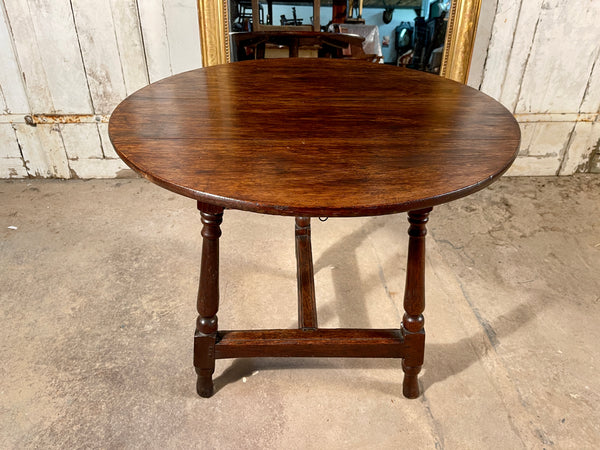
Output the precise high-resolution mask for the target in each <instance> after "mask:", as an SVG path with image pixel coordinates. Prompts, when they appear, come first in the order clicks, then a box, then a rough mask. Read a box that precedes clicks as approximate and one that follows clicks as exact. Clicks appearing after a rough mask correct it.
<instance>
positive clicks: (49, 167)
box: [0, 0, 202, 178]
mask: <svg viewBox="0 0 600 450" xmlns="http://www.w3.org/2000/svg"><path fill="white" fill-rule="evenodd" d="M201 65H202V61H201V55H200V38H199V32H198V16H197V7H196V1H195V0H0V178H10V177H27V176H32V177H34V176H37V177H57V178H73V177H80V178H99V177H115V176H118V175H119V174H121V173H123V171H125V169H127V167H126V166H125V164H123V163H122V162H121V160H120V159H119V158H118V157H117V155H116V153H115V152H114V149H113V148H112V145H111V144H110V141H109V139H108V135H107V123H106V121H107V117H108V115H109V114H110V113H111V112H112V110H113V109H114V107H115V106H116V105H117V104H118V103H119V102H120V101H121V100H122V99H124V98H125V97H126V96H127V95H129V94H131V93H133V92H134V91H136V90H137V89H139V88H141V87H143V86H145V85H146V84H148V82H152V81H156V80H158V79H160V78H164V77H166V76H169V75H172V74H175V73H179V72H183V71H185V70H189V69H193V68H196V67H200V66H201ZM35 114H44V115H49V114H60V115H65V114H68V115H77V116H82V117H80V120H81V121H83V123H50V124H38V125H37V126H36V127H32V126H30V125H27V124H26V123H25V120H24V117H25V116H26V115H35Z"/></svg>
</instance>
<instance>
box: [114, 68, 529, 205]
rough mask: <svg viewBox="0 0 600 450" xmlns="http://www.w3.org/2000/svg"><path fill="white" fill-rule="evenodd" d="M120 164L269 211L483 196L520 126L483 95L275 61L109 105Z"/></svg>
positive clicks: (179, 188) (396, 73)
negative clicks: (113, 105)
mask: <svg viewBox="0 0 600 450" xmlns="http://www.w3.org/2000/svg"><path fill="white" fill-rule="evenodd" d="M109 134H110V138H111V140H112V142H113V145H114V147H115V149H116V151H117V153H118V154H119V156H121V158H122V159H123V160H124V161H125V162H126V163H127V164H128V165H129V166H130V167H132V168H133V169H135V170H136V171H138V172H139V173H140V174H142V175H143V176H145V177H146V178H148V179H149V180H151V181H153V182H155V183H157V184H159V185H161V186H163V187H165V188H167V189H170V190H172V191H174V192H177V193H180V194H183V195H186V196H188V197H191V198H194V199H196V200H199V201H201V202H205V203H210V204H214V205H218V206H222V207H225V208H236V209H242V210H249V211H255V212H261V213H269V214H282V215H292V216H360V215H377V214H388V213H395V212H402V211H409V210H415V209H422V208H427V207H430V206H435V205H437V204H440V203H444V202H447V201H450V200H453V199H456V198H459V197H462V196H465V195H468V194H470V193H472V192H475V191H477V190H479V189H481V188H483V187H485V186H487V185H488V184H490V183H491V182H492V181H493V180H494V179H495V178H497V177H499V176H500V175H501V174H502V173H503V172H504V171H505V170H506V169H507V168H508V167H509V166H510V164H511V163H512V161H513V160H514V158H515V157H516V154H517V151H518V147H519V140H520V131H519V127H518V124H517V122H516V121H515V119H514V118H513V117H512V115H511V114H510V113H509V112H508V111H507V110H506V109H505V108H504V107H503V106H502V105H500V104H499V103H498V102H496V101H495V100H493V99H491V98H490V97H488V96H486V95H485V94H483V93H481V92H479V91H477V90H475V89H472V88H469V87H467V86H464V85H461V84H459V83H456V82H453V81H449V80H446V79H443V78H441V77H437V76H434V75H430V74H425V73H421V72H417V71H411V70H408V69H399V68H397V67H390V66H384V65H379V64H370V63H365V62H359V61H335V60H322V59H321V60H316V59H280V60H259V61H245V62H241V63H234V64H226V65H220V66H213V67H208V68H203V69H198V70H194V71H190V72H186V73H183V74H180V75H176V76H173V77H170V78H167V79H164V80H162V81H159V82H157V83H154V84H152V85H150V86H147V87H145V88H143V89H141V90H139V91H138V92H136V93H135V94H133V95H131V96H130V97H128V98H127V99H126V100H124V101H123V102H122V103H121V104H120V105H119V106H118V107H117V109H116V110H115V111H114V113H113V115H112V117H111V119H110V124H109Z"/></svg>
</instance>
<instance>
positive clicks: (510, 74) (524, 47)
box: [499, 0, 543, 112]
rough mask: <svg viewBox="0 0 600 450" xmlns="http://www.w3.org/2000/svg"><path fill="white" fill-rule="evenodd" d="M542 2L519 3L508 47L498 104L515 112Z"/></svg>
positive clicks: (538, 0)
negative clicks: (511, 38)
mask: <svg viewBox="0 0 600 450" xmlns="http://www.w3.org/2000/svg"><path fill="white" fill-rule="evenodd" d="M542 3H543V0H527V1H521V6H520V8H519V15H518V21H517V23H516V27H515V30H514V38H513V40H512V43H511V45H510V46H509V58H508V60H507V65H506V75H505V76H504V80H503V84H502V86H501V89H502V93H501V94H500V98H499V100H500V102H501V103H502V104H504V105H505V106H506V107H507V108H508V109H510V110H511V111H513V112H514V111H515V107H516V104H517V101H518V100H519V96H520V94H521V83H522V81H523V73H524V72H525V69H526V67H527V64H528V61H529V59H530V58H531V47H532V42H533V39H534V37H535V33H536V31H537V26H538V20H539V16H540V11H541V9H542Z"/></svg>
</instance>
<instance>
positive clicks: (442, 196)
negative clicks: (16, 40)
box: [109, 59, 520, 398]
mask: <svg viewBox="0 0 600 450" xmlns="http://www.w3.org/2000/svg"><path fill="white" fill-rule="evenodd" d="M109 131H110V136H111V139H112V141H113V144H114V145H115V148H116V150H117V152H118V153H119V155H120V156H121V157H122V158H123V160H124V161H125V162H127V164H129V165H130V166H131V167H132V168H134V169H135V170H137V171H138V172H140V173H141V174H142V175H144V176H145V177H147V178H148V179H150V180H152V181H154V182H155V183H157V184H159V185H161V186H163V187H165V188H167V189H170V190H172V191H174V192H178V193H180V194H183V195H186V196H189V197H192V198H194V199H197V200H198V208H199V210H200V211H201V217H202V223H203V229H202V237H203V246H202V265H201V266H202V267H201V274H200V288H199V294H198V319H197V324H196V333H195V340H194V366H195V368H196V372H197V374H198V381H197V391H198V394H199V395H200V396H202V397H210V396H211V395H212V394H213V391H214V388H213V381H212V375H213V372H214V368H215V360H216V359H221V358H238V357H264V356H272V357H291V356H303V357H305V356H311V357H314V356H320V357H335V356H338V357H386V358H403V361H402V368H403V370H404V374H405V376H404V382H403V393H404V395H405V396H406V397H408V398H416V397H418V395H419V386H418V379H417V375H418V373H419V372H420V370H421V366H422V364H423V354H424V346H425V330H424V318H423V311H424V308H425V235H426V223H427V221H428V217H429V213H430V211H431V209H432V207H433V206H435V205H437V204H440V203H444V202H447V201H449V200H452V199H455V198H458V197H461V196H465V195H468V194H470V193H472V192H475V191H477V190H479V189H481V188H483V187H485V186H487V185H488V184H490V183H491V182H492V181H493V180H494V179H496V178H497V177H499V176H500V175H501V174H502V173H503V172H504V171H505V170H506V169H507V168H508V167H509V166H510V164H511V162H512V161H513V159H514V158H515V156H516V153H517V150H518V145H519V139H520V132H519V128H518V125H517V123H516V121H515V120H514V118H512V116H511V115H510V114H509V113H508V111H507V110H506V109H504V108H503V107H502V106H501V105H499V104H498V103H497V102H495V101H494V100H492V99H490V98H489V97H487V96H485V95H484V94H482V93H480V92H478V91H475V90H473V89H470V88H467V87H465V86H462V85H459V84H457V83H454V82H451V81H448V80H444V79H442V78H439V77H436V76H433V75H428V74H424V73H421V72H412V71H408V70H402V69H397V68H390V67H383V66H380V65H374V64H368V63H358V62H340V61H323V60H319V61H317V60H298V59H296V60H289V59H288V60H271V61H252V62H245V63H237V64H231V65H227V66H216V67H210V68H207V69H202V70H196V71H191V72H187V73H184V74H181V75H177V76H174V77H171V78H168V79H166V80H163V81H161V82H158V83H155V84H153V85H151V86H149V87H147V88H144V89H142V90H140V91H138V92H137V93H135V94H134V95H132V96H131V97H129V98H128V99H127V100H125V101H124V102H123V103H121V105H119V107H118V108H117V110H116V111H115V112H114V113H113V116H112V118H111V120H110V126H109ZM224 208H238V209H243V210H248V211H255V212H263V213H269V214H281V215H291V216H297V217H296V233H295V239H296V258H297V264H298V272H297V277H298V316H299V319H298V322H299V324H298V326H299V329H297V330H254V331H221V332H219V331H218V325H217V311H218V307H219V237H220V236H221V229H220V224H221V221H222V217H223V209H224ZM402 211H408V212H409V214H408V218H409V222H410V226H409V231H408V233H409V250H408V263H407V271H406V288H405V296H404V309H405V314H404V317H403V319H402V324H401V327H400V328H398V329H393V330H362V329H319V328H317V307H316V299H315V286H314V274H313V264H312V251H311V233H310V217H311V216H359V215H377V214H387V213H394V212H402Z"/></svg>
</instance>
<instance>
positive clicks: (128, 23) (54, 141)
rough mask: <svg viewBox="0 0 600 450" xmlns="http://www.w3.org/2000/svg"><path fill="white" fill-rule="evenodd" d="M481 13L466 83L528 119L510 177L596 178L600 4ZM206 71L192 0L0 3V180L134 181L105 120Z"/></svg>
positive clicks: (506, 4) (578, 1) (556, 0)
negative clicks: (158, 87) (163, 82)
mask: <svg viewBox="0 0 600 450" xmlns="http://www.w3.org/2000/svg"><path fill="white" fill-rule="evenodd" d="M482 14H483V15H484V17H482V19H481V20H480V30H479V33H480V34H479V36H478V39H477V43H476V52H477V54H476V55H475V57H474V61H475V62H474V65H473V70H472V72H471V77H470V84H471V85H474V86H476V87H478V88H480V89H481V90H483V91H484V92H486V93H488V94H490V95H492V96H493V97H495V98H497V99H498V100H500V101H501V102H502V103H503V104H504V105H506V106H507V107H508V108H509V109H510V110H511V111H512V112H513V113H514V114H515V115H516V116H517V118H518V120H519V121H520V122H521V126H522V131H523V145H522V148H521V154H520V156H519V158H518V160H517V162H516V163H515V165H514V167H513V169H511V171H510V173H511V174H514V175H521V174H523V175H554V174H561V175H568V174H572V173H575V172H586V171H600V162H599V160H600V150H599V147H600V114H599V110H600V61H599V60H600V28H599V27H597V26H596V24H595V21H596V18H597V17H600V0H483V7H482ZM200 66H201V56H200V42H199V33H198V21H197V9H196V2H195V0H0V177H4V178H5V177H26V176H39V177H59V178H71V177H81V178H95V177H115V176H118V175H119V174H122V173H126V167H125V165H124V164H123V163H121V161H120V160H119V159H118V157H117V155H116V154H115V152H114V149H113V148H112V146H111V145H110V142H109V139H108V135H107V125H106V117H107V115H108V114H110V112H111V111H112V109H113V108H114V107H115V106H116V104H117V103H118V102H119V101H120V100H121V99H122V98H124V97H125V96H126V95H129V94H131V93H132V92H134V91H135V90H137V89H139V88H140V87H142V86H144V85H146V84H147V83H149V82H153V81H156V80H158V79H160V78H163V77H166V76H169V75H171V74H174V73H179V72H182V71H185V70H188V69H192V68H195V67H200ZM32 114H66V115H74V116H77V117H78V118H79V120H80V121H82V122H83V123H47V124H38V125H37V126H36V127H32V126H30V125H27V124H26V123H25V120H24V117H25V116H26V115H32ZM66 122H69V120H66Z"/></svg>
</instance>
